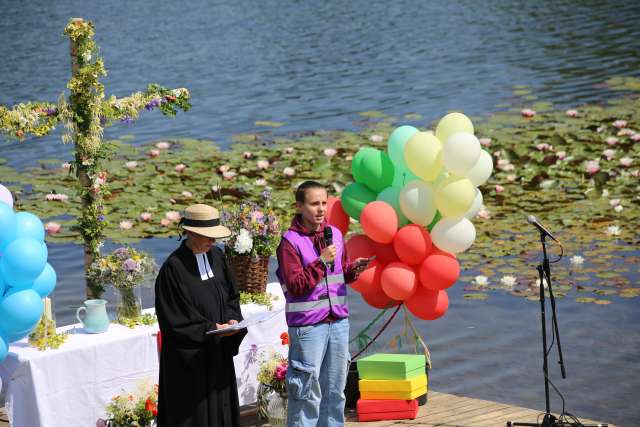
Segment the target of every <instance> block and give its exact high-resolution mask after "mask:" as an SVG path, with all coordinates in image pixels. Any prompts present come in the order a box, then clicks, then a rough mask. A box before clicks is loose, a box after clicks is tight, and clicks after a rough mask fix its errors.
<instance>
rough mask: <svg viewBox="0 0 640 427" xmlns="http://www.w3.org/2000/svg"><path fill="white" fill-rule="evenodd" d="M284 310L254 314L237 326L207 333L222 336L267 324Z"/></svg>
mask: <svg viewBox="0 0 640 427" xmlns="http://www.w3.org/2000/svg"><path fill="white" fill-rule="evenodd" d="M283 310H284V308H281V309H280V310H272V311H269V310H267V311H262V312H260V313H257V314H254V315H253V316H251V317H247V318H246V319H244V320H242V321H241V322H238V323H236V324H235V325H229V327H228V328H224V329H213V330H211V331H207V335H210V334H221V333H225V332H233V331H238V330H240V329H244V328H248V327H249V326H253V325H257V324H258V323H262V322H266V321H267V320H269V319H271V318H273V317H275V316H277V315H278V314H280V313H281V312H282V311H283Z"/></svg>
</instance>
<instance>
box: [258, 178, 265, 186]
mask: <svg viewBox="0 0 640 427" xmlns="http://www.w3.org/2000/svg"><path fill="white" fill-rule="evenodd" d="M256 185H259V186H261V187H264V186H265V185H267V180H266V179H264V178H258V179H256Z"/></svg>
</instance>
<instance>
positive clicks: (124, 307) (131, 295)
mask: <svg viewBox="0 0 640 427" xmlns="http://www.w3.org/2000/svg"><path fill="white" fill-rule="evenodd" d="M117 294H118V305H117V307H116V320H117V321H118V322H120V323H122V322H123V321H126V320H131V319H135V318H136V317H140V316H141V315H142V292H141V290H140V287H138V286H136V287H135V288H118V292H117Z"/></svg>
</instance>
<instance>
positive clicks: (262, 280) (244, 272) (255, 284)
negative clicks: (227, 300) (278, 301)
mask: <svg viewBox="0 0 640 427" xmlns="http://www.w3.org/2000/svg"><path fill="white" fill-rule="evenodd" d="M229 263H230V264H231V269H232V270H233V274H234V276H235V277H236V284H237V285H238V290H240V291H244V292H253V293H260V294H263V293H265V292H266V291H267V277H268V275H269V257H268V256H257V257H252V256H249V255H233V256H231V257H230V258H229Z"/></svg>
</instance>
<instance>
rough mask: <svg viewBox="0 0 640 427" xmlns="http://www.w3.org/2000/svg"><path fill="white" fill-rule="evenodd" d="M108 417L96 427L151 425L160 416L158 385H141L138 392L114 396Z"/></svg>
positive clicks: (146, 426) (99, 421)
mask: <svg viewBox="0 0 640 427" xmlns="http://www.w3.org/2000/svg"><path fill="white" fill-rule="evenodd" d="M106 412H107V417H108V418H107V419H106V420H104V419H102V418H101V419H99V420H98V421H97V422H96V427H133V426H135V427H151V426H152V425H154V423H155V421H156V417H157V416H158V385H157V384H155V385H153V386H152V387H149V386H141V387H140V389H139V390H138V393H137V394H131V393H129V394H127V393H125V394H121V395H118V396H114V397H113V398H112V399H111V402H110V403H109V404H108V405H107V408H106Z"/></svg>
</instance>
